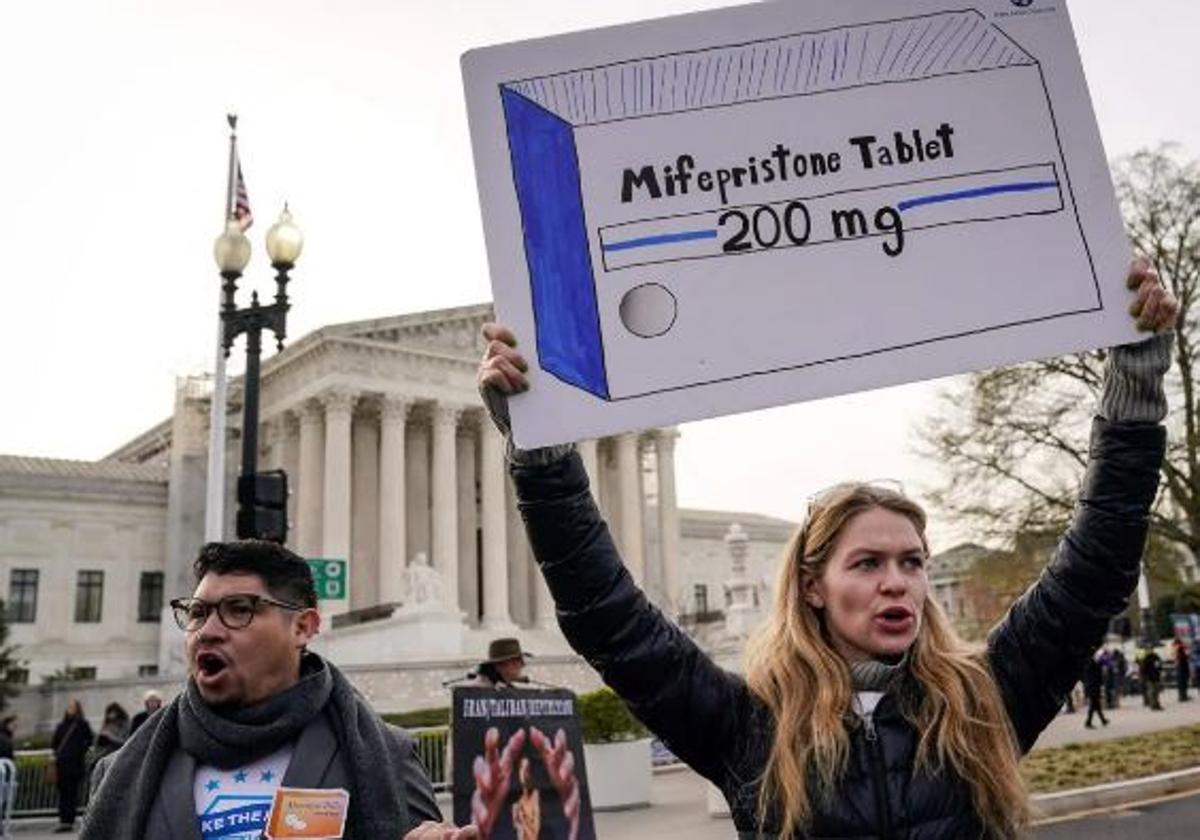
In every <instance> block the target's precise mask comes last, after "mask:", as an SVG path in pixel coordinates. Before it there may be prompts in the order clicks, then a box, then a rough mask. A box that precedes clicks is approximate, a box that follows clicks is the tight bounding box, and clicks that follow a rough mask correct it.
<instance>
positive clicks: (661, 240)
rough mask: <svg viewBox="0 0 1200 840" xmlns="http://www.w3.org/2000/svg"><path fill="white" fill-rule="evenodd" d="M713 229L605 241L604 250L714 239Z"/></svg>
mask: <svg viewBox="0 0 1200 840" xmlns="http://www.w3.org/2000/svg"><path fill="white" fill-rule="evenodd" d="M716 238H717V232H716V231H715V230H685V231H680V232H679V233H661V234H659V235H658V236H643V237H640V238H638V239H626V240H625V241H624V242H606V243H605V244H604V250H605V251H628V250H629V249H630V248H645V247H646V246H647V245H666V244H668V243H670V242H690V241H692V240H693V239H716Z"/></svg>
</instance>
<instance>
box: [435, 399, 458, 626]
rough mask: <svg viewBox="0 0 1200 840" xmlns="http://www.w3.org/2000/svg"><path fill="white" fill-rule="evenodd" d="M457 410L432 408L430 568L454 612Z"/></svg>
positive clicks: (456, 534) (439, 407)
mask: <svg viewBox="0 0 1200 840" xmlns="http://www.w3.org/2000/svg"><path fill="white" fill-rule="evenodd" d="M459 412H460V409H458V408H457V407H455V406H450V405H442V404H438V405H435V406H434V407H433V465H432V466H433V469H432V473H433V475H432V476H431V483H432V485H433V488H432V492H431V494H430V495H431V496H432V499H431V504H432V507H433V511H432V513H433V567H434V568H435V569H436V570H437V572H438V574H439V575H440V576H441V578H442V587H443V596H444V599H445V604H446V608H447V609H448V610H451V611H452V612H456V613H457V611H458V505H457V501H458V499H457V492H456V491H457V486H456V485H457V481H456V476H457V474H458V469H457V467H456V465H455V460H456V459H455V455H456V452H455V427H456V425H457V423H458V415H459Z"/></svg>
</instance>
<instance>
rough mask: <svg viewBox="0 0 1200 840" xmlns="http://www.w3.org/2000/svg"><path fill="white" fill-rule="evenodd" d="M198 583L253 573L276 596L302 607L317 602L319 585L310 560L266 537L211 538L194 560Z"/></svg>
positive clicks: (310, 605) (193, 568)
mask: <svg viewBox="0 0 1200 840" xmlns="http://www.w3.org/2000/svg"><path fill="white" fill-rule="evenodd" d="M192 571H193V572H194V573H195V575H196V583H199V582H200V581H201V579H202V578H203V577H204V576H205V575H206V574H208V573H209V572H212V573H213V574H214V575H232V574H238V573H242V574H251V575H258V576H259V577H260V578H262V581H263V586H265V587H266V589H267V592H269V593H271V597H272V598H276V599H278V600H280V601H284V602H286V603H289V604H296V605H297V606H302V607H315V606H316V605H317V588H316V586H315V585H314V584H313V576H312V569H310V568H309V567H308V563H307V562H306V561H305V560H304V559H303V558H302V557H300V556H299V555H298V554H296V553H295V552H294V551H289V550H288V549H286V548H284V547H283V546H281V545H279V544H278V543H273V542H268V541H266V540H235V541H234V542H210V543H206V544H205V546H204V548H202V549H200V556H199V557H197V558H196V562H195V563H193V564H192Z"/></svg>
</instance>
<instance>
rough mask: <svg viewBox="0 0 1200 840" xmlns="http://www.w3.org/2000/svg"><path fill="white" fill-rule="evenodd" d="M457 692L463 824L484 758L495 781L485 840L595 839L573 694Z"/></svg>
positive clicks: (458, 813) (457, 777)
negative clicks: (565, 806)
mask: <svg viewBox="0 0 1200 840" xmlns="http://www.w3.org/2000/svg"><path fill="white" fill-rule="evenodd" d="M452 698H453V699H452V706H453V708H452V723H451V726H452V735H451V743H452V744H453V753H454V754H453V759H452V760H453V765H452V766H453V773H454V777H453V778H454V822H455V823H456V824H457V825H467V824H468V823H470V822H471V821H472V816H473V811H472V804H471V802H472V797H473V796H476V795H477V791H476V778H475V766H476V761H477V760H478V761H481V762H483V763H484V764H485V765H486V766H487V767H488V770H487V772H488V775H489V777H490V778H491V779H493V780H495V782H496V784H495V786H494V787H493V788H492V789H491V790H489V791H488V792H487V793H486V795H483V796H481V797H480V800H481V802H482V803H483V805H484V807H485V808H486V809H487V811H488V813H489V815H490V817H489V820H488V825H487V826H485V827H484V828H485V831H484V836H485V840H539V838H541V840H552V838H563V840H566V838H568V837H573V838H577V840H595V837H596V830H595V827H594V825H593V823H592V806H591V800H590V798H589V796H588V785H587V768H586V767H585V766H584V757H583V739H582V737H581V735H580V728H579V720H578V718H577V717H576V711H575V695H574V694H572V693H571V692H570V691H568V690H566V689H546V690H534V689H507V688H478V687H471V686H460V687H457V688H455V689H454V690H453V691H452ZM568 755H569V756H570V758H569V760H567V761H565V762H564V759H566V757H567V756H568ZM576 798H577V805H576V804H575V803H572V804H571V805H569V806H568V807H567V808H566V809H564V805H567V801H568V800H574V799H576ZM568 812H572V813H568ZM572 819H574V820H577V825H576V826H575V830H574V831H572V830H571V828H572V826H571V822H572Z"/></svg>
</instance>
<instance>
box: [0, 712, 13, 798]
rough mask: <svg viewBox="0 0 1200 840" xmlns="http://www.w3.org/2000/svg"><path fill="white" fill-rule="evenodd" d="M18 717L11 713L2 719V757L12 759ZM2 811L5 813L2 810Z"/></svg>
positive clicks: (0, 754) (0, 725)
mask: <svg viewBox="0 0 1200 840" xmlns="http://www.w3.org/2000/svg"><path fill="white" fill-rule="evenodd" d="M16 723H17V718H16V716H15V715H9V716H8V717H6V718H5V719H4V720H0V758H7V759H12V757H13V730H14V729H15V728H16ZM0 813H3V811H2V810H0Z"/></svg>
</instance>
